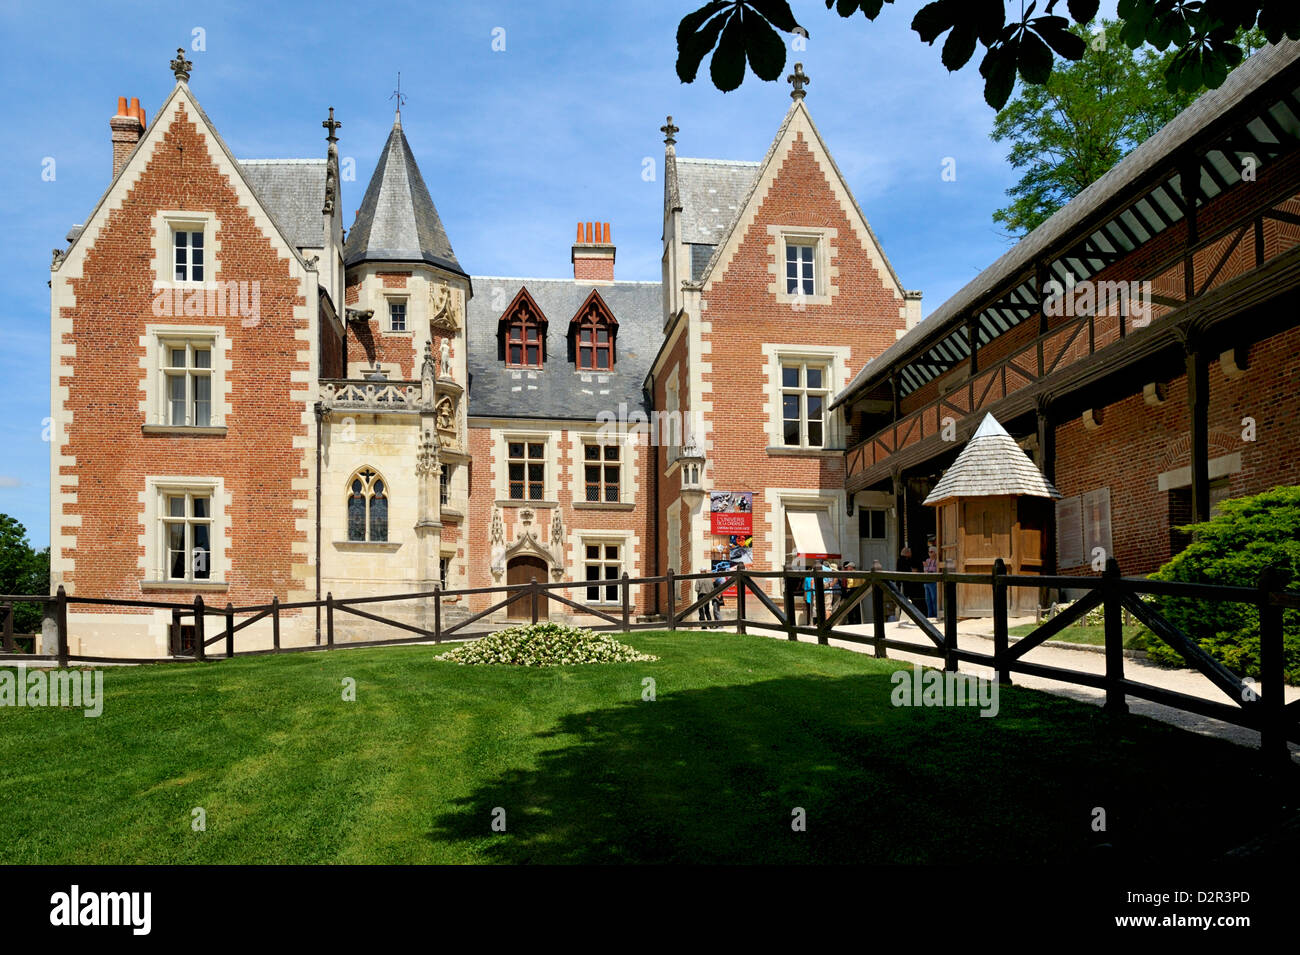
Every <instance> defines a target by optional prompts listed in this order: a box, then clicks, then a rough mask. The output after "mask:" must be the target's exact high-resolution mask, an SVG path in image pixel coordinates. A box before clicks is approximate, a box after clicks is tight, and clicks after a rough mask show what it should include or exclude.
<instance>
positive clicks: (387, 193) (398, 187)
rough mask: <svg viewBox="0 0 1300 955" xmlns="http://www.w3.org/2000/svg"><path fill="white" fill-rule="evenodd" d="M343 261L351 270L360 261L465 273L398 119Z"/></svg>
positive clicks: (357, 219) (355, 223)
mask: <svg viewBox="0 0 1300 955" xmlns="http://www.w3.org/2000/svg"><path fill="white" fill-rule="evenodd" d="M343 261H344V264H345V265H346V266H348V267H349V268H350V267H352V266H354V265H357V264H359V263H361V262H427V263H428V264H430V265H434V266H437V267H438V268H442V269H446V270H448V271H449V272H456V273H459V274H460V275H464V274H465V271H464V270H463V269H462V268H461V267H460V263H459V262H457V261H456V253H455V252H453V251H452V249H451V240H450V239H448V238H447V231H446V230H445V229H444V228H443V227H442V219H440V218H439V217H438V210H437V208H436V207H435V206H434V204H433V197H432V196H430V195H429V187H428V186H426V185H425V184H424V177H423V176H421V175H420V167H419V166H418V165H416V162H415V156H414V155H413V154H412V153H411V144H410V143H408V142H407V141H406V134H405V133H403V132H402V124H401V121H400V119H399V120H398V121H397V122H395V123H393V130H392V132H390V133H389V134H388V142H387V143H385V144H384V149H383V152H381V153H380V155H379V163H378V165H376V166H375V174H374V175H373V176H371V177H370V185H369V186H367V187H366V195H365V197H364V198H363V199H362V200H361V208H360V209H359V210H358V211H357V218H356V221H355V222H353V223H352V229H351V231H350V232H348V239H347V243H346V244H345V246H344V249H343Z"/></svg>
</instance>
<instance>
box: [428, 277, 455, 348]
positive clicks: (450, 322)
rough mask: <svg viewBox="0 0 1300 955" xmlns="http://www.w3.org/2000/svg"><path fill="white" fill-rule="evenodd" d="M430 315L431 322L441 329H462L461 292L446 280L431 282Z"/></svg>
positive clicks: (450, 330) (445, 330) (449, 330)
mask: <svg viewBox="0 0 1300 955" xmlns="http://www.w3.org/2000/svg"><path fill="white" fill-rule="evenodd" d="M429 316H430V318H429V324H431V325H432V326H433V327H434V328H436V329H438V330H439V331H442V332H448V333H450V334H452V335H454V334H455V333H456V332H458V331H460V293H459V292H458V291H457V290H456V289H454V288H452V287H451V286H449V285H448V284H447V283H446V281H445V280H444V281H442V282H436V283H430V284H429Z"/></svg>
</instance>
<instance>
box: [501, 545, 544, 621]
mask: <svg viewBox="0 0 1300 955" xmlns="http://www.w3.org/2000/svg"><path fill="white" fill-rule="evenodd" d="M534 577H536V578H537V582H538V583H539V584H544V583H546V581H547V579H548V578H547V567H546V561H544V560H542V559H541V558H540V557H514V558H511V560H510V563H508V564H507V565H506V583H507V584H509V585H511V586H514V585H515V584H526V583H528V582H530V581H531V580H532V579H533V578H534ZM547 614H548V611H547V607H546V595H545V594H539V595H538V597H537V619H538V620H546V619H547ZM506 619H508V620H531V619H532V601H531V599H530V598H528V597H520V598H519V599H518V600H516V601H515V602H514V603H512V604H511V605H510V606H509V607H508V608H506Z"/></svg>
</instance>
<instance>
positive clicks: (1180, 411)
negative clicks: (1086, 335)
mask: <svg viewBox="0 0 1300 955" xmlns="http://www.w3.org/2000/svg"><path fill="white" fill-rule="evenodd" d="M1298 351H1300V329H1294V328H1293V329H1290V330H1288V331H1286V332H1284V333H1282V334H1279V335H1276V336H1274V337H1272V338H1270V339H1266V340H1264V341H1262V342H1259V343H1257V344H1255V345H1254V346H1252V347H1251V348H1250V351H1249V359H1248V360H1249V364H1250V368H1249V371H1247V372H1246V373H1245V374H1244V375H1243V376H1241V377H1238V378H1234V379H1229V378H1227V377H1225V375H1224V373H1223V370H1222V368H1221V366H1220V365H1219V363H1218V362H1217V361H1211V362H1210V367H1209V384H1210V406H1209V431H1210V457H1211V458H1215V457H1218V456H1220V455H1224V454H1231V453H1233V452H1235V451H1239V452H1241V464H1242V466H1241V470H1240V471H1239V472H1238V473H1235V474H1232V475H1231V476H1230V477H1229V479H1228V494H1229V496H1232V497H1239V496H1242V495H1246V494H1255V493H1258V492H1260V491H1263V490H1267V489H1268V488H1270V487H1274V486H1276V485H1279V484H1294V483H1295V482H1296V481H1297V479H1298V478H1297V464H1296V462H1297V461H1300V429H1297V427H1296V422H1298V421H1300V376H1298V375H1297V371H1296V364H1295V357H1294V356H1295V355H1296V354H1297V352H1298ZM1246 417H1251V418H1254V419H1255V425H1256V440H1255V441H1253V442H1249V441H1243V440H1242V431H1243V427H1242V419H1243V418H1246ZM1189 424H1190V415H1189V412H1188V408H1187V379H1186V377H1185V376H1180V377H1179V378H1176V379H1174V380H1173V381H1171V382H1169V384H1168V388H1167V391H1166V400H1165V403H1164V404H1163V405H1161V406H1159V407H1150V406H1148V405H1146V404H1144V403H1143V400H1142V395H1141V394H1136V395H1131V396H1129V397H1126V398H1124V399H1122V400H1120V401H1117V402H1115V403H1113V404H1110V405H1107V406H1106V407H1105V409H1104V412H1103V418H1102V427H1101V428H1099V429H1097V430H1095V431H1088V430H1086V429H1085V428H1084V427H1083V423H1082V421H1081V420H1080V419H1078V418H1075V419H1072V420H1071V421H1068V422H1065V423H1063V424H1061V425H1060V426H1058V428H1057V430H1056V478H1057V480H1056V484H1057V487H1058V488H1059V490H1060V491H1061V493H1062V494H1063V495H1065V496H1067V497H1069V496H1073V495H1076V494H1081V493H1083V492H1086V491H1091V490H1094V489H1096V488H1099V487H1109V488H1110V495H1111V500H1110V509H1111V528H1112V531H1111V533H1112V549H1113V552H1114V556H1115V558H1116V560H1118V561H1119V565H1120V569H1121V570H1122V571H1123V572H1124V573H1125V574H1146V573H1150V572H1151V571H1154V570H1156V569H1157V568H1158V567H1159V566H1160V565H1161V564H1162V563H1164V562H1165V561H1166V560H1168V559H1169V496H1168V493H1167V492H1163V491H1160V490H1159V489H1158V487H1157V478H1158V476H1159V474H1161V473H1162V472H1165V471H1171V470H1174V469H1176V468H1180V467H1183V466H1186V465H1188V464H1190V461H1191V456H1190V426H1189ZM1062 572H1063V573H1070V574H1073V573H1081V574H1083V573H1091V570H1090V569H1089V568H1075V569H1069V568H1065V569H1063V570H1062Z"/></svg>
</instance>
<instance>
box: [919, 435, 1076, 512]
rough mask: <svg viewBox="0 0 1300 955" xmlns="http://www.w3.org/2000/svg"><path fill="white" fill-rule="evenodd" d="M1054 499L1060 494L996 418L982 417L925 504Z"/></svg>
mask: <svg viewBox="0 0 1300 955" xmlns="http://www.w3.org/2000/svg"><path fill="white" fill-rule="evenodd" d="M1004 495H1012V496H1017V497H1049V498H1057V497H1060V496H1061V492H1060V491H1058V490H1057V489H1056V488H1054V487H1053V486H1052V482H1050V481H1049V480H1047V478H1045V477H1043V475H1042V473H1041V472H1040V471H1039V470H1038V468H1036V467H1035V466H1034V462H1033V461H1031V460H1030V459H1029V455H1027V454H1025V452H1024V451H1023V450H1022V449H1021V447H1020V445H1018V444H1016V441H1015V438H1013V437H1011V435H1009V434H1007V431H1006V429H1005V428H1004V427H1002V425H1000V424H998V419H997V418H995V417H993V415H991V414H989V415H985V416H984V420H983V421H981V422H980V426H979V428H977V429H976V431H975V433H974V434H973V435H971V439H970V440H969V441H968V442H966V447H964V448H962V451H961V454H959V455H957V460H956V461H954V462H953V463H952V467H950V468H948V470H947V471H945V472H944V475H943V477H942V478H941V479H940V480H939V483H938V484H936V485H935V486H934V490H933V491H931V492H930V496H929V497H927V498H926V499H925V503H926V504H941V503H943V502H944V501H946V500H949V499H950V498H954V497H1000V496H1004Z"/></svg>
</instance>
